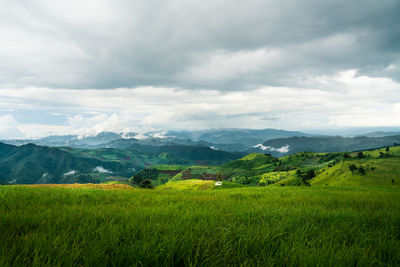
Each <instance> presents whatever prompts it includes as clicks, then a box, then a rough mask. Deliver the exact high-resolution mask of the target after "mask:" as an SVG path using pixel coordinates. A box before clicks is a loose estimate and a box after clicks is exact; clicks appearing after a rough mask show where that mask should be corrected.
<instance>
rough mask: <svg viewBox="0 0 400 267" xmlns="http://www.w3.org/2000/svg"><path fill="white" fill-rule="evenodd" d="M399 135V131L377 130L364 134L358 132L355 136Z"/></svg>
mask: <svg viewBox="0 0 400 267" xmlns="http://www.w3.org/2000/svg"><path fill="white" fill-rule="evenodd" d="M396 135H400V132H384V131H378V132H370V133H366V134H360V135H358V136H357V137H360V136H366V137H385V136H396Z"/></svg>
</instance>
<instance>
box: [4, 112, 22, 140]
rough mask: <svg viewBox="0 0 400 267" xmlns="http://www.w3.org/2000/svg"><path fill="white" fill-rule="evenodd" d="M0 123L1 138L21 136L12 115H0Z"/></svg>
mask: <svg viewBox="0 0 400 267" xmlns="http://www.w3.org/2000/svg"><path fill="white" fill-rule="evenodd" d="M0 125H1V127H0V138H1V139H10V138H18V137H21V136H23V134H22V132H21V131H20V130H19V129H18V123H17V121H16V120H15V119H14V117H13V116H10V115H5V116H0Z"/></svg>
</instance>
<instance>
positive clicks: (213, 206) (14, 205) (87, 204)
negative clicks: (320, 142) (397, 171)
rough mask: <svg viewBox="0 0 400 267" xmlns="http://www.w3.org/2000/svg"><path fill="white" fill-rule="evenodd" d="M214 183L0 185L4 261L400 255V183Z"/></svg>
mask: <svg viewBox="0 0 400 267" xmlns="http://www.w3.org/2000/svg"><path fill="white" fill-rule="evenodd" d="M179 182H180V183H181V184H180V186H181V188H182V184H183V183H196V182H193V181H179ZM205 182H206V181H205ZM198 183H200V182H198ZM183 188H185V187H183ZM207 188H208V189H207ZM212 188H213V187H212V185H211V186H206V187H204V188H202V187H201V186H200V187H197V188H195V189H203V190H178V189H176V188H175V189H166V188H165V187H164V189H162V187H160V188H159V189H154V190H146V189H135V188H131V187H126V186H124V185H118V184H117V185H115V184H111V185H100V186H98V187H96V186H82V185H75V186H74V185H70V186H69V188H64V187H63V186H59V185H57V186H42V187H40V186H36V187H33V186H30V187H27V186H1V187H0V236H1V242H0V266H44V265H48V266H130V265H133V266H135V265H139V266H149V265H150V266H157V265H167V266H168V265H169V266H177V265H187V266H204V265H206V266H207V265H208V266H226V265H244V266H257V265H279V266H282V265H286V266H318V265H319V266H321V265H323V266H349V265H352V266H354V265H359V266H367V265H371V266H372V265H373V266H396V265H399V264H400V201H399V200H400V189H399V187H396V186H385V187H380V186H376V187H346V188H345V187H329V186H328V187H313V186H311V187H287V186H286V187H251V188H249V187H242V188H231V189H221V190H212ZM107 189H115V190H107Z"/></svg>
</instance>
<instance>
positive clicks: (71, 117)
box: [0, 70, 400, 136]
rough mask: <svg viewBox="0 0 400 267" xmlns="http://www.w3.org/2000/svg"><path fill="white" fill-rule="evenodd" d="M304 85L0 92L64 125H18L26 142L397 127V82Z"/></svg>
mask: <svg viewBox="0 0 400 267" xmlns="http://www.w3.org/2000/svg"><path fill="white" fill-rule="evenodd" d="M309 80H310V81H308V82H305V83H309V84H313V85H315V88H302V89H298V88H293V87H276V86H263V87H259V88H257V89H254V90H251V91H230V92H221V91H217V90H195V91H193V90H187V89H176V88H168V87H137V88H118V89H109V90H98V89H97V90H95V89H87V90H83V89H80V90H78V89H75V90H71V89H50V88H34V87H29V88H24V89H2V90H0V99H3V100H4V101H3V102H0V110H6V109H7V108H10V107H11V106H14V110H15V112H16V114H18V110H19V109H22V110H25V111H29V110H32V112H38V111H41V112H43V113H45V112H48V113H49V114H52V113H54V112H56V111H57V113H58V114H57V118H62V119H63V120H64V121H63V122H62V123H60V124H59V125H50V124H49V125H43V124H40V123H37V124H35V123H32V122H30V123H18V125H17V126H18V129H19V130H20V131H21V132H22V133H24V134H26V135H29V136H32V135H34V136H38V135H44V133H53V134H55V133H58V134H67V133H72V134H79V135H88V134H90V135H92V134H97V133H99V132H102V131H115V132H141V133H142V132H146V131H152V130H161V129H205V128H221V127H225V128H232V127H237V128H244V127H247V128H258V129H259V128H284V129H292V130H299V129H301V130H307V129H318V128H321V126H322V125H323V126H324V127H325V128H326V127H328V128H329V127H331V128H335V127H351V126H360V127H361V126H388V127H389V126H392V127H395V126H399V125H400V121H399V118H398V115H397V114H398V113H399V111H400V99H399V98H398V92H399V91H400V83H398V82H396V81H394V80H392V79H390V78H386V77H376V78H374V77H368V76H364V75H360V74H358V72H357V71H356V70H347V71H343V72H339V73H335V74H333V75H332V76H328V75H323V76H316V77H309ZM330 86H331V87H332V88H338V89H337V90H332V88H330ZM15 107H19V108H15ZM9 114H12V112H11V113H10V112H9ZM7 118H8V119H10V117H7ZM14 124H15V123H14ZM14 128H15V127H14Z"/></svg>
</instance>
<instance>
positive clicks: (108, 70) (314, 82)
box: [0, 0, 400, 139]
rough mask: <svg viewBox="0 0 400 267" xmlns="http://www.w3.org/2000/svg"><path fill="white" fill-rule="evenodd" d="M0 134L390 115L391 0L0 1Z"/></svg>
mask: <svg viewBox="0 0 400 267" xmlns="http://www.w3.org/2000/svg"><path fill="white" fill-rule="evenodd" d="M0 3H1V9H0V33H1V37H0V38H1V44H0V124H1V125H2V126H1V128H0V138H1V139H5V138H32V137H41V136H46V135H54V134H96V133H99V132H102V131H115V132H127V131H136V132H144V131H150V130H160V129H165V130H170V129H171V130H183V129H187V130H197V129H207V128H254V129H263V128H279V129H287V130H302V131H317V130H321V131H324V130H327V129H330V130H332V131H334V129H343V128H354V127H358V128H364V127H366V128H379V127H386V128H391V129H392V128H393V129H394V128H396V129H397V128H399V127H400V116H399V115H398V114H400V27H399V26H400V16H398V14H400V2H399V1H395V0H388V1H384V2H376V1H372V0H368V1H361V0H359V1H351V2H348V1H344V0H339V1H317V0H313V1H307V2H305V3H301V2H299V1H289V0H287V1H277V0H268V1H261V0H249V1H245V2H243V1H236V0H235V1H226V0H214V1H208V0H206V1H192V0H185V1H183V0H171V1H158V0H149V1H145V2H136V1H134V2H131V1H124V0H118V1H106V0H97V1H95V0H91V1H89V0H88V1H84V2H82V1H50V0H36V1H30V0H24V1H18V2H16V1H10V0H3V1H1V0H0Z"/></svg>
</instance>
